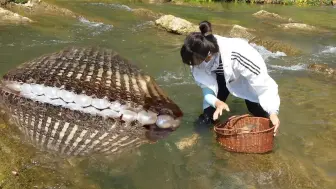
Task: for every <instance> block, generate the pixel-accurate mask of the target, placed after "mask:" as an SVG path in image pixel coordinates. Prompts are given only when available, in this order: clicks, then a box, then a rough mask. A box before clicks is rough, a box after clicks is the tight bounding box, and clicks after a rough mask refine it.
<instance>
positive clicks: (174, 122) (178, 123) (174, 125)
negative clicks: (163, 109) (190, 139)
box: [172, 119, 181, 128]
mask: <svg viewBox="0 0 336 189" xmlns="http://www.w3.org/2000/svg"><path fill="white" fill-rule="evenodd" d="M180 125H181V119H174V120H173V121H172V127H174V128H176V127H178V126H180Z"/></svg>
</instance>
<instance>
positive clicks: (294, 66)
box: [268, 64, 307, 71]
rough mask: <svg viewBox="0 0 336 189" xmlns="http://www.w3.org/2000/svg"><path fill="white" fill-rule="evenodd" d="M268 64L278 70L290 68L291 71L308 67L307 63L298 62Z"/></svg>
mask: <svg viewBox="0 0 336 189" xmlns="http://www.w3.org/2000/svg"><path fill="white" fill-rule="evenodd" d="M268 66H269V67H271V68H273V69H276V70H289V71H298V70H305V69H306V68H307V65H305V64H297V65H292V66H280V65H268Z"/></svg>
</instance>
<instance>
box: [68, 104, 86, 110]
mask: <svg viewBox="0 0 336 189" xmlns="http://www.w3.org/2000/svg"><path fill="white" fill-rule="evenodd" d="M65 107H66V108H69V109H70V110H81V109H83V108H82V107H81V106H79V105H78V104H76V103H68V104H66V105H65Z"/></svg>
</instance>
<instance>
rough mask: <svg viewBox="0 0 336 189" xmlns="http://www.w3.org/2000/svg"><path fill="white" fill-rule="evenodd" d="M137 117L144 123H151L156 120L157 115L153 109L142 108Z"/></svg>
mask: <svg viewBox="0 0 336 189" xmlns="http://www.w3.org/2000/svg"><path fill="white" fill-rule="evenodd" d="M137 119H138V121H139V122H140V123H141V124H142V125H150V124H154V123H155V122H156V120H157V115H156V113H154V112H152V111H145V110H142V111H140V112H139V113H138V117H137Z"/></svg>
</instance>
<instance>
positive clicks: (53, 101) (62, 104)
mask: <svg viewBox="0 0 336 189" xmlns="http://www.w3.org/2000/svg"><path fill="white" fill-rule="evenodd" d="M50 104H52V105H54V106H65V102H64V101H63V100H61V99H55V100H52V101H50Z"/></svg>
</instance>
